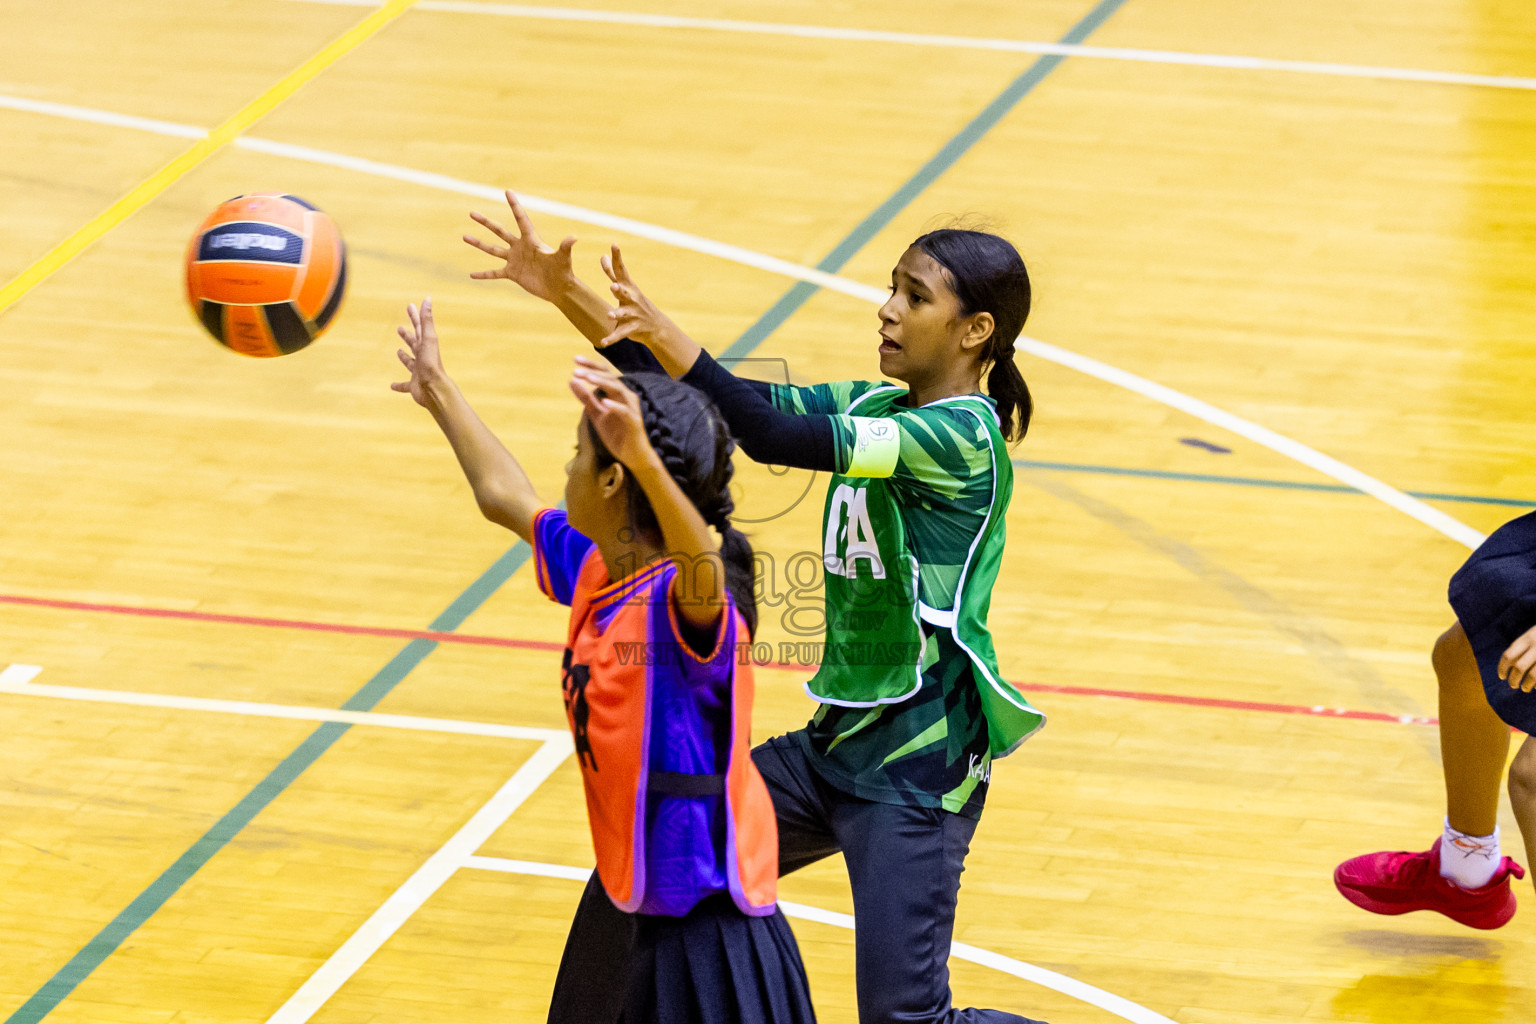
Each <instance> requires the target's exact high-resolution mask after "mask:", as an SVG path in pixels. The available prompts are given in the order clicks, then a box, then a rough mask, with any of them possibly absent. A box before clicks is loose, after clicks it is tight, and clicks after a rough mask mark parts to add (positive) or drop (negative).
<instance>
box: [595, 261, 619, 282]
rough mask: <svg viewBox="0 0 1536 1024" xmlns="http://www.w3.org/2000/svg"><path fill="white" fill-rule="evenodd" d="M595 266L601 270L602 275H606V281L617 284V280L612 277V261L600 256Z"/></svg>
mask: <svg viewBox="0 0 1536 1024" xmlns="http://www.w3.org/2000/svg"><path fill="white" fill-rule="evenodd" d="M597 265H598V266H600V267H602V268H603V273H605V274H607V275H608V280H610V281H613V282H615V283H617V282H618V280H619V279H618V278H616V277H614V276H613V260H611V259H609V258H608V257H607V256H602V257H599V258H598V261H597Z"/></svg>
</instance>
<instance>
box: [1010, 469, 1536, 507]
mask: <svg viewBox="0 0 1536 1024" xmlns="http://www.w3.org/2000/svg"><path fill="white" fill-rule="evenodd" d="M1013 464H1014V465H1015V466H1018V467H1019V468H1020V469H1055V470H1060V471H1062V472H1067V473H1102V474H1106V475H1109V476H1134V477H1143V478H1151V479H1155V480H1186V481H1191V482H1194V483H1203V484H1233V485H1237V486H1240V487H1273V488H1279V489H1283V490H1289V491H1323V492H1327V493H1330V494H1364V493H1365V492H1364V491H1361V490H1359V489H1357V488H1354V487H1350V486H1348V485H1347V484H1323V483H1308V482H1306V481H1302V480H1271V479H1268V478H1267V477H1257V476H1223V475H1220V474H1217V473H1178V472H1174V471H1173V470H1168V469H1137V468H1135V467H1132V466H1095V465H1092V464H1089V463H1082V462H1041V461H1038V460H1035V459H1014V460H1013ZM1405 493H1407V494H1409V495H1411V496H1412V497H1415V498H1419V499H1421V500H1424V501H1460V502H1467V503H1471V504H1476V505H1506V506H1508V507H1510V508H1536V501H1527V500H1525V499H1523V498H1495V497H1490V496H1485V495H1478V494H1441V493H1439V492H1436V491H1407V492H1405Z"/></svg>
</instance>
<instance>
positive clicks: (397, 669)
mask: <svg viewBox="0 0 1536 1024" xmlns="http://www.w3.org/2000/svg"><path fill="white" fill-rule="evenodd" d="M1126 2H1127V0H1100V2H1099V3H1098V4H1096V5H1095V6H1094V7H1093V9H1092V10H1090V11H1089V12H1088V13H1087V14H1086V15H1085V16H1084V17H1083V19H1082V20H1081V21H1079V22H1078V23H1077V24H1076V25H1074V26H1073V27H1072V28H1071V30H1070V31H1068V32H1067V34H1066V35H1064V36H1062V37H1061V39H1060V40H1059V42H1062V43H1080V42H1082V41H1083V40H1084V39H1086V38H1087V37H1088V36H1089V35H1090V34H1091V33H1092V32H1093V31H1094V30H1095V29H1097V28H1098V27H1099V26H1100V25H1102V24H1103V23H1104V21H1105V20H1106V19H1108V18H1109V16H1110V15H1112V14H1114V13H1115V11H1117V10H1119V9H1120V8H1121V7H1122V6H1123V5H1124V4H1125V3H1126ZM1063 60H1065V58H1064V57H1061V56H1055V55H1052V56H1045V57H1041V58H1040V59H1038V60H1037V61H1035V62H1034V63H1033V64H1032V65H1030V67H1029V69H1028V70H1027V71H1025V72H1024V73H1023V74H1022V75H1020V76H1019V77H1017V78H1015V79H1014V80H1013V81H1012V82H1011V83H1009V85H1008V87H1007V88H1006V89H1005V90H1003V92H1002V93H1001V94H1000V95H999V96H998V97H997V98H996V99H995V100H993V101H992V102H991V103H989V104H988V105H987V107H986V108H985V109H984V110H983V111H982V112H981V113H980V114H978V115H977V116H976V117H975V118H974V119H973V120H972V121H971V122H970V123H969V124H967V125H966V126H965V128H963V129H962V130H961V131H960V132H959V134H957V135H956V136H955V137H954V138H952V139H950V140H949V142H947V143H946V144H945V145H944V146H943V148H941V149H940V150H939V152H938V153H937V154H935V155H934V156H933V157H932V158H931V159H930V160H929V161H928V162H927V163H925V164H924V165H923V166H922V167H921V168H920V169H919V170H918V172H917V173H916V174H914V175H913V176H912V177H911V178H910V179H908V180H907V181H906V182H905V183H904V184H903V185H902V186H901V187H900V188H898V189H897V190H896V192H895V193H894V194H892V195H891V197H890V198H889V199H887V200H886V201H885V202H883V203H881V204H880V206H879V207H877V208H876V209H875V211H874V212H873V213H871V214H870V215H869V216H868V217H866V218H864V220H863V221H861V222H860V223H859V225H858V226H857V227H855V228H854V229H853V231H852V232H850V233H849V234H848V236H847V237H846V238H844V239H843V240H842V241H841V242H839V243H838V244H837V246H836V247H835V248H834V249H833V250H832V251H831V252H830V253H828V254H827V256H826V258H825V259H823V260H822V261H821V262H820V263H818V264H817V267H818V268H819V269H821V270H825V271H827V272H828V273H836V272H837V271H839V270H841V269H842V268H843V266H844V265H845V264H846V263H847V262H848V260H850V259H851V258H853V256H854V254H855V253H857V252H858V251H859V250H860V249H861V248H863V247H864V245H865V244H867V243H868V242H869V240H870V239H871V238H873V237H874V236H875V235H876V234H878V233H879V232H880V230H881V229H882V228H884V227H885V226H886V225H887V224H889V223H890V222H891V221H892V220H893V219H894V218H895V217H896V215H897V214H899V213H900V212H901V211H902V210H903V209H905V208H906V207H907V206H908V205H910V204H911V202H912V200H914V199H916V198H917V196H918V195H919V194H920V193H921V192H922V191H923V190H924V189H925V188H927V187H928V186H929V185H931V184H932V183H933V182H934V181H935V180H937V179H938V177H939V176H940V175H941V174H943V173H944V172H945V171H947V170H948V169H949V168H950V167H952V166H954V164H955V162H956V161H958V160H959V159H960V157H962V156H964V155H965V153H966V152H967V151H968V150H970V148H971V147H972V146H974V145H975V144H976V142H977V141H979V140H980V139H981V137H982V136H983V135H985V134H986V133H987V132H988V131H989V130H991V129H992V128H993V127H994V126H995V125H996V124H997V123H998V122H999V121H1001V120H1002V118H1003V117H1004V116H1005V115H1006V114H1007V113H1008V112H1009V111H1010V110H1012V109H1013V108H1014V107H1015V106H1016V105H1018V103H1019V101H1020V100H1022V99H1023V98H1024V97H1025V96H1026V95H1028V94H1029V92H1030V91H1031V90H1032V89H1034V87H1035V86H1036V85H1038V84H1039V83H1040V81H1041V80H1042V79H1044V78H1045V76H1046V75H1048V74H1050V73H1051V72H1052V71H1053V70H1055V68H1056V66H1057V65H1059V64H1060V63H1061V62H1062V61H1063ZM817 290H818V289H817V288H816V287H815V286H813V285H808V284H806V283H804V282H798V283H796V284H795V286H794V287H792V288H790V290H789V291H788V292H786V293H785V294H784V295H783V296H782V297H781V298H780V299H779V300H778V301H777V302H776V303H774V304H773V306H772V308H770V309H769V310H768V312H766V313H764V314H763V316H762V317H760V318H759V319H758V321H757V322H756V323H755V324H753V325H752V326H751V327H750V328H748V329H747V331H746V332H745V333H744V334H742V336H741V337H740V338H738V339H736V341H735V342H733V343H732V344H731V346H730V347H729V348H727V349H726V350H725V351H724V352H723V353H721V355H720V358H722V359H726V358H736V359H739V358H741V357H743V356H746V355H747V354H749V353H750V352H751V351H752V350H753V349H754V348H756V347H757V346H758V345H759V344H761V343H762V342H763V341H764V340H765V339H766V338H767V337H768V336H769V335H770V334H772V333H773V331H774V330H776V329H777V328H778V327H779V325H781V324H782V323H784V321H785V320H787V319H789V317H790V316H791V315H792V314H793V313H794V312H795V311H796V310H798V309H799V308H800V307H801V306H803V305H805V303H806V302H807V301H808V300H809V299H810V297H811V296H812V295H814V294H815V293H816V292H817ZM528 554H529V550H528V547H527V545H525V544H523V543H521V542H519V543H517V544H516V545H514V546H513V547H512V548H511V550H509V551H508V552H507V553H506V554H504V555H503V556H502V557H501V558H499V559H498V560H497V561H496V563H495V564H493V565H492V566H491V567H490V568H489V569H487V570H486V571H485V572H484V573H483V574H481V576H480V578H479V579H477V580H476V581H475V582H474V583H473V584H471V585H470V587H469V588H468V589H467V590H465V591H464V593H462V594H460V595H459V596H458V598H456V599H455V600H454V601H453V603H452V604H450V605H449V606H448V608H447V609H446V610H445V611H444V612H443V613H442V614H441V615H439V616H438V617H437V618H436V619H435V620H433V623H432V626H431V628H432V629H434V630H437V631H440V632H451V631H452V630H454V629H457V628H458V626H459V625H460V624H462V623H463V621H464V620H465V619H466V618H468V617H469V615H470V613H472V612H473V611H474V610H475V609H476V608H478V607H479V606H480V605H481V604H483V603H484V602H485V600H486V599H487V598H488V597H490V596H491V594H493V593H495V591H496V589H497V588H498V587H500V586H501V585H502V584H503V583H505V582H506V581H507V579H509V578H510V577H511V576H512V574H513V573H515V572H516V571H517V570H518V569H519V568H520V567H521V566H522V565H523V563H524V562H526V561H527V560H528ZM436 649H437V642H436V641H433V640H412V641H411V642H410V643H408V644H406V645H405V647H404V648H402V649H401V651H400V653H398V654H396V655H395V656H394V657H393V658H391V659H390V661H389V664H387V665H385V666H384V667H383V668H382V669H380V670H379V672H378V674H376V675H375V676H374V677H373V678H372V679H370V680H369V681H368V682H367V683H366V684H364V685H363V687H362V689H360V690H358V692H357V693H355V694H353V695H352V697H351V698H350V699H349V700H348V701H347V702H346V703H345V704H343V705H342V707H343V708H344V709H345V710H349V711H367V710H370V709H372V708H373V707H374V706H375V705H376V704H378V702H379V701H381V700H383V698H384V697H385V695H386V694H388V693H389V692H390V690H392V689H394V687H395V686H396V685H398V684H399V683H400V681H401V680H402V679H404V678H405V677H406V676H407V675H408V674H410V672H411V671H412V670H413V669H415V667H416V666H417V665H419V664H421V662H422V661H423V660H425V659H426V657H427V656H428V655H430V654H431V653H432V652H433V651H434V650H436ZM349 728H351V726H350V725H347V724H344V723H336V722H327V723H325V724H323V725H321V726H320V727H319V728H318V729H316V730H315V731H314V732H313V733H312V734H310V736H309V738H308V739H306V740H305V741H304V742H303V743H301V744H300V745H299V747H298V748H297V749H295V750H294V751H293V753H291V754H289V755H288V756H287V757H286V758H284V759H283V761H282V763H280V764H279V765H278V766H277V767H276V768H274V769H273V770H272V771H271V773H270V774H268V775H267V777H266V778H265V779H263V780H262V781H261V782H260V783H258V784H257V786H256V788H255V789H253V790H251V792H250V793H249V794H247V795H246V797H245V798H244V799H243V800H241V801H240V803H238V804H236V805H235V807H234V809H233V810H231V811H230V812H229V813H228V814H226V815H225V816H224V817H222V818H220V819H219V821H218V823H217V824H215V825H214V826H213V828H211V829H209V830H208V832H207V833H206V834H204V836H203V837H202V838H201V839H199V840H198V841H197V842H196V843H194V844H193V845H192V847H191V848H190V849H189V850H187V852H186V853H184V854H182V855H181V856H180V857H179V858H177V860H176V862H175V863H174V864H172V865H171V866H170V867H169V868H167V869H166V870H165V872H164V873H163V874H162V875H161V876H160V877H159V878H158V879H156V880H155V881H154V882H153V883H152V884H151V885H150V886H149V888H147V889H145V890H144V892H142V893H141V894H140V895H139V896H138V898H137V899H135V900H134V901H133V902H132V903H130V904H129V905H128V907H127V908H126V909H124V910H123V912H122V913H120V914H118V916H117V917H116V918H114V919H113V921H112V923H111V924H109V925H107V927H105V928H103V929H102V930H101V932H100V933H98V934H97V935H96V937H95V938H94V939H92V940H91V941H90V942H89V943H87V944H86V945H85V947H84V948H82V949H81V950H80V951H79V952H78V953H76V954H75V955H74V957H72V958H71V959H70V961H69V963H67V964H65V965H64V967H63V968H61V969H60V970H59V972H58V973H57V974H55V975H54V976H53V978H51V979H50V980H49V981H48V982H46V983H45V984H44V985H43V987H42V988H40V989H38V991H37V992H36V993H35V994H33V996H32V997H31V998H30V999H28V1000H27V1001H26V1002H25V1003H23V1004H22V1006H21V1007H20V1008H19V1009H18V1010H17V1011H16V1012H15V1013H13V1014H11V1016H10V1017H8V1018H6V1021H5V1024H37V1022H38V1021H40V1020H42V1019H43V1018H44V1017H45V1016H47V1015H48V1014H49V1013H50V1012H52V1010H53V1009H54V1007H56V1006H58V1004H59V1003H60V1002H62V1001H63V999H64V998H65V997H66V996H67V995H69V993H70V992H71V991H73V990H74V988H75V987H76V986H77V985H79V984H80V983H81V982H82V981H84V980H85V979H86V978H87V977H89V975H90V974H91V972H92V971H94V970H95V969H96V968H97V967H99V966H100V965H101V963H102V962H103V961H104V960H106V958H107V957H109V956H110V955H112V953H113V952H114V951H115V950H116V949H117V948H118V947H119V946H121V945H122V943H123V941H124V940H125V939H127V938H128V936H129V935H131V934H132V933H133V932H134V931H135V930H136V929H137V928H139V926H141V925H142V924H143V923H144V922H145V921H147V920H148V919H149V918H150V917H151V916H153V915H154V913H155V912H156V911H158V910H159V909H160V908H161V907H162V906H164V905H165V902H166V901H167V900H168V899H170V898H171V897H172V896H173V895H175V893H176V891H177V890H178V889H180V888H181V886H182V885H183V884H185V882H186V881H187V880H188V879H189V878H191V877H192V875H194V874H196V873H197V871H198V870H199V869H200V868H201V867H202V866H203V865H204V864H206V863H208V861H209V860H210V859H211V858H212V857H213V855H214V854H216V853H218V851H219V850H221V849H223V847H224V845H225V844H226V843H228V842H229V841H230V840H231V839H233V838H234V837H235V836H236V835H237V834H238V833H239V832H240V830H241V829H243V828H244V827H245V826H246V825H247V824H249V823H250V822H251V820H252V819H253V818H255V817H256V815H257V814H258V813H260V812H261V810H262V808H264V807H266V806H267V805H268V804H270V803H271V802H272V801H273V800H274V799H276V798H277V796H278V795H279V794H281V793H282V792H283V790H285V789H286V788H287V787H288V786H289V785H290V784H291V783H292V782H293V781H294V780H295V779H297V778H298V777H299V775H300V774H302V773H303V772H304V770H305V769H306V768H308V767H309V766H310V765H311V764H314V762H315V761H316V760H317V759H318V758H319V757H320V755H321V754H323V753H325V752H326V751H327V750H328V749H330V747H331V745H332V744H333V743H335V742H336V740H338V739H340V738H341V736H342V735H343V734H344V733H345V732H346V731H347V730H348V729H349Z"/></svg>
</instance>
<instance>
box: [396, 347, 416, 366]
mask: <svg viewBox="0 0 1536 1024" xmlns="http://www.w3.org/2000/svg"><path fill="white" fill-rule="evenodd" d="M395 355H397V356H399V357H400V362H401V364H402V365H403V366H404V367H405V368H406V369H407V370H409V369H410V368H411V366H412V364H414V363H415V360H414V359H412V358H411V354H410V353H409V352H407V351H406V350H405V349H403V348H400V349H396V350H395Z"/></svg>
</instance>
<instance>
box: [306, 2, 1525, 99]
mask: <svg viewBox="0 0 1536 1024" xmlns="http://www.w3.org/2000/svg"><path fill="white" fill-rule="evenodd" d="M296 2H302V3H311V4H330V5H336V6H343V7H378V6H379V4H378V2H377V0H296ZM413 9H414V10H418V11H442V12H447V13H454V14H489V15H496V16H500V17H503V18H526V19H531V20H538V21H576V22H588V23H595V24H603V25H636V26H642V27H645V28H681V29H695V30H700V31H709V32H734V33H741V34H746V35H765V36H791V37H794V38H797V39H833V40H842V41H845V42H859V43H895V44H898V45H902V46H930V47H942V48H945V49H957V50H990V51H992V52H995V53H1030V54H1038V55H1041V56H1058V57H1085V58H1088V59H1090V60H1118V61H1131V62H1135V63H1140V64H1181V65H1185V66H1189V67H1202V68H1224V69H1228V70H1236V71H1286V72H1291V73H1293V74H1302V75H1327V76H1333V77H1338V78H1374V79H1385V80H1387V81H1395V82H1428V83H1433V84H1436V85H1471V86H1484V87H1487V88H1492V89H1526V90H1530V89H1536V78H1525V77H1520V76H1516V75H1473V74H1465V73H1462V72H1459V71H1429V70H1425V69H1423V68H1391V67H1377V66H1373V65H1370V64H1334V63H1328V62H1324V61H1310V60H1271V59H1269V58H1266V57H1238V56H1231V55H1227V54H1219V53H1187V52H1182V51H1178V50H1143V49H1136V48H1129V47H1119V46H1086V45H1083V44H1077V43H1046V42H1033V41H1029V40H1023V39H985V38H978V37H976V36H950V35H932V34H927V33H916V32H882V31H879V30H876V29H862V28H833V27H829V26H822V25H792V24H783V23H779V22H769V21H735V20H731V19H726V18H686V17H679V16H676V15H671V14H646V13H642V12H638V11H594V10H583V9H580V8H572V7H536V6H529V5H525V4H495V3H486V4H481V3H465V2H462V0H421V3H418V4H417V5H416V6H415V8H413Z"/></svg>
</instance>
